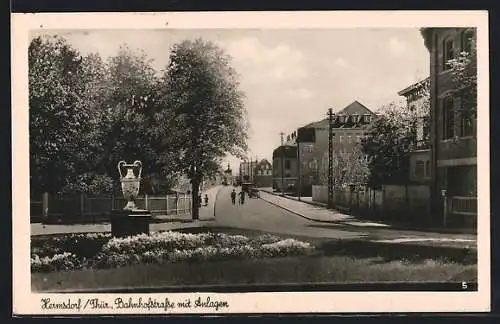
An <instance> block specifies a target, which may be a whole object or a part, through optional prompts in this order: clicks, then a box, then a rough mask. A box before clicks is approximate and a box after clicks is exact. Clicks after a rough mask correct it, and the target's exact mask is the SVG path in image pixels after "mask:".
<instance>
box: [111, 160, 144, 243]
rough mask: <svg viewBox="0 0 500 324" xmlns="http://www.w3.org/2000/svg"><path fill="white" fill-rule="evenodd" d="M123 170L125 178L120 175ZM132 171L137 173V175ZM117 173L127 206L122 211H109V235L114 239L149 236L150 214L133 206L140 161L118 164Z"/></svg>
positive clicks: (140, 167)
mask: <svg viewBox="0 0 500 324" xmlns="http://www.w3.org/2000/svg"><path fill="white" fill-rule="evenodd" d="M123 168H126V169H127V173H126V175H125V176H124V175H123V174H122V169H123ZM134 171H137V175H136V174H135V173H134ZM118 172H119V173H120V182H121V185H122V192H123V196H124V197H125V199H126V200H127V204H126V206H125V207H124V208H123V209H122V210H112V211H111V214H110V220H111V234H112V235H113V236H114V237H126V236H134V235H138V234H149V224H150V222H151V218H152V216H151V213H150V212H149V211H148V210H144V209H139V208H137V206H136V205H135V199H136V198H137V195H138V194H139V187H140V183H141V172H142V163H141V161H135V162H134V163H133V164H127V163H125V161H120V162H119V163H118Z"/></svg>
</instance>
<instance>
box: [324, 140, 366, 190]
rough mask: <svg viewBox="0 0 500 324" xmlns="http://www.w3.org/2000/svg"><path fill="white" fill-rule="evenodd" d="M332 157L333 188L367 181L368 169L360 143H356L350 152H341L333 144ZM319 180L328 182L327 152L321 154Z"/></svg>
mask: <svg viewBox="0 0 500 324" xmlns="http://www.w3.org/2000/svg"><path fill="white" fill-rule="evenodd" d="M332 158H333V168H332V170H333V186H334V188H341V187H344V186H345V185H348V184H365V183H366V182H367V181H368V176H369V173H370V170H369V168H368V162H367V159H366V158H365V154H364V153H363V151H362V149H361V146H360V145H356V146H355V147H354V149H353V150H352V152H348V153H343V152H341V150H340V148H338V147H336V146H334V151H333V156H332ZM320 181H321V183H323V184H328V152H325V153H324V154H323V159H322V167H321V169H320Z"/></svg>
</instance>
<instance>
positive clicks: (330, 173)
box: [328, 108, 333, 209]
mask: <svg viewBox="0 0 500 324" xmlns="http://www.w3.org/2000/svg"><path fill="white" fill-rule="evenodd" d="M328 208H330V209H331V208H333V110H332V108H329V109H328Z"/></svg>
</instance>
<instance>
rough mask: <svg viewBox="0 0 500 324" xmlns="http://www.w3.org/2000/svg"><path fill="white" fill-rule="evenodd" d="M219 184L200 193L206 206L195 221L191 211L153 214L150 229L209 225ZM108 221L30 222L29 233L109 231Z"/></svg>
mask: <svg viewBox="0 0 500 324" xmlns="http://www.w3.org/2000/svg"><path fill="white" fill-rule="evenodd" d="M220 188H221V186H215V187H211V188H210V189H208V190H206V191H204V192H203V193H202V198H203V197H205V194H207V195H208V206H203V204H202V207H201V208H200V219H199V220H197V221H193V220H192V216H191V213H186V214H179V215H168V216H155V217H154V219H153V221H152V222H151V224H150V230H151V231H167V230H175V229H183V228H196V227H204V226H209V225H211V224H212V223H213V221H214V220H215V217H214V211H215V199H216V197H217V193H218V191H219V190H220ZM110 231H111V224H110V223H108V222H107V223H101V224H71V225H58V224H50V225H48V224H47V225H44V224H41V223H34V224H31V233H30V234H31V235H32V236H33V235H50V234H63V233H95V232H110Z"/></svg>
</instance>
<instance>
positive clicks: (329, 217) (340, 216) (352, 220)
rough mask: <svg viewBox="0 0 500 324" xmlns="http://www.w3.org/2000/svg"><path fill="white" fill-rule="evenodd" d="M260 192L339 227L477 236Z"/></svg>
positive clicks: (267, 198) (267, 190) (308, 216)
mask: <svg viewBox="0 0 500 324" xmlns="http://www.w3.org/2000/svg"><path fill="white" fill-rule="evenodd" d="M260 192H261V195H260V197H261V198H262V199H263V200H265V201H267V202H269V203H271V204H273V205H276V206H278V207H281V208H283V209H285V210H287V211H289V212H291V213H294V214H296V215H298V216H301V217H303V218H306V219H309V220H312V221H315V222H319V223H329V224H332V225H333V224H336V225H338V226H351V227H359V228H375V229H381V230H383V229H386V230H394V231H395V230H399V231H411V232H422V233H424V232H426V233H436V234H441V235H455V236H457V235H463V236H467V237H472V236H476V234H475V233H471V232H470V231H469V230H467V229H461V228H446V229H445V228H419V227H417V226H410V225H404V224H390V223H384V222H380V221H367V220H361V219H359V217H356V216H352V215H347V214H344V213H342V212H339V211H337V210H330V209H326V204H322V203H318V202H313V201H312V199H311V197H303V198H302V199H301V200H302V201H299V200H298V198H297V197H293V196H288V195H285V196H281V193H279V192H273V191H272V188H261V189H260Z"/></svg>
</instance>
